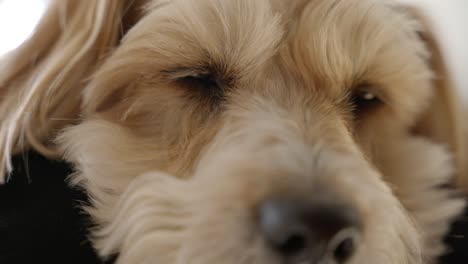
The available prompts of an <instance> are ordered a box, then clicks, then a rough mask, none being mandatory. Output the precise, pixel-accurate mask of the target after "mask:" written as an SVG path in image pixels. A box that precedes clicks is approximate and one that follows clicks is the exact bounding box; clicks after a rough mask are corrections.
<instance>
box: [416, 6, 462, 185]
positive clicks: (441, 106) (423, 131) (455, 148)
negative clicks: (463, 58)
mask: <svg viewBox="0 0 468 264" xmlns="http://www.w3.org/2000/svg"><path fill="white" fill-rule="evenodd" d="M408 10H409V12H410V14H411V15H412V16H413V17H415V18H416V19H418V20H419V22H420V23H421V25H422V26H423V30H422V31H420V32H418V33H419V35H420V37H421V39H422V40H423V41H424V42H425V43H426V44H427V47H428V48H429V50H430V52H431V60H430V61H429V63H430V64H431V67H432V69H433V71H434V80H433V83H434V88H435V89H434V94H433V97H432V101H431V102H430V103H429V104H428V108H427V110H426V111H425V112H424V113H423V114H422V116H421V119H420V120H419V122H418V123H417V125H416V127H415V132H416V133H417V134H420V135H423V136H425V137H428V138H430V139H431V140H433V141H435V142H438V143H442V144H445V145H446V146H447V147H448V149H449V150H450V151H451V152H452V153H454V155H455V157H454V158H455V162H456V168H457V173H456V179H455V182H456V184H457V186H458V187H460V188H461V189H463V190H464V191H466V192H468V168H467V167H468V166H467V149H466V147H467V146H468V145H467V137H466V133H465V132H466V131H465V128H466V127H465V125H466V124H464V122H465V120H464V118H463V116H464V114H463V111H462V106H461V101H460V100H459V98H458V96H457V91H456V89H455V84H454V82H453V80H452V78H451V76H450V72H449V71H448V68H447V65H446V62H445V61H444V57H443V52H442V50H441V48H440V46H439V43H438V42H437V40H436V38H435V37H434V34H432V32H431V29H432V26H431V24H430V21H429V20H428V19H427V17H425V16H424V14H423V13H422V12H420V11H419V10H416V9H415V8H408Z"/></svg>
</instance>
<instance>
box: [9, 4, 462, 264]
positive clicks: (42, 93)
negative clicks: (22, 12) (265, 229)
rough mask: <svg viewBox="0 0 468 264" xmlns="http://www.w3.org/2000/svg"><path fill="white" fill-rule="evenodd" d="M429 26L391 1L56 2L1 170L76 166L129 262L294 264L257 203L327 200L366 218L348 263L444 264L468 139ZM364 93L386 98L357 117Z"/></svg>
mask: <svg viewBox="0 0 468 264" xmlns="http://www.w3.org/2000/svg"><path fill="white" fill-rule="evenodd" d="M421 20H423V18H422V17H420V16H419V15H417V14H415V12H412V11H409V9H407V8H404V7H401V6H398V5H396V4H394V3H393V2H391V1H381V0H333V1H329V0H310V1H307V0H296V1H280V0H255V1H250V0H238V1H235V0H214V1H213V0H196V1H195V0H192V1H190V0H172V1H171V0H167V1H155V0H152V1H151V0H138V1H130V0H129V1H123V0H122V1H117V0H116V1H77V0H57V1H55V2H54V3H53V4H52V6H51V7H50V10H49V12H48V13H47V14H46V16H45V17H44V19H43V21H42V23H41V24H40V25H39V27H38V29H37V32H36V34H35V35H34V36H33V37H32V39H31V40H30V41H28V42H26V43H25V44H24V45H23V46H22V47H20V48H19V49H18V50H17V51H15V52H13V53H11V54H10V55H8V56H7V57H6V58H5V59H4V61H2V62H1V64H0V89H1V90H0V95H1V96H2V104H1V105H0V117H1V120H2V124H1V125H2V126H1V128H0V146H1V148H2V154H1V155H0V157H1V159H2V160H3V162H2V164H3V166H2V169H3V170H4V171H5V172H6V174H7V173H8V172H9V171H10V170H11V169H12V168H11V164H10V162H9V160H10V158H11V155H12V154H14V153H17V152H19V151H22V150H25V149H27V148H34V149H36V150H38V151H41V152H43V153H44V154H47V155H55V156H59V157H63V158H65V159H66V160H68V161H70V162H72V163H73V164H74V166H75V167H76V173H75V174H74V175H73V176H72V178H71V181H72V182H73V183H74V184H79V185H81V186H83V187H84V188H85V189H86V190H87V191H88V192H89V194H90V196H91V199H92V206H91V207H89V208H86V209H87V211H88V212H89V213H90V215H91V217H92V219H93V220H94V221H95V223H96V224H97V227H96V228H95V229H93V230H92V239H93V242H94V246H95V247H96V249H97V250H98V252H99V254H100V255H101V256H102V257H109V256H111V255H113V254H119V257H118V259H117V262H118V263H132V264H137V263H162V264H172V263H174V264H175V263H180V264H182V263H183V264H185V263H191V264H198V263H199V264H211V263H213V264H214V263H223V264H230V263H233V264H234V263H236V264H253V263H258V264H262V263H265V264H267V263H268V264H274V263H282V262H281V260H280V258H278V257H277V256H276V255H275V254H274V252H272V251H271V250H270V249H269V248H268V246H267V245H266V243H265V241H264V239H263V238H262V236H261V234H260V232H259V230H258V227H257V226H256V225H257V223H256V218H255V215H256V208H257V207H258V204H259V203H261V202H262V201H264V200H265V199H268V198H269V197H272V196H275V195H279V194H281V195H291V196H292V195H294V196H299V197H307V196H308V195H311V194H314V193H317V192H323V191H325V192H330V193H333V194H334V195H335V197H334V199H336V200H342V201H346V202H348V203H349V204H350V205H352V206H353V207H354V208H356V209H357V210H358V212H359V214H360V215H361V217H362V218H363V234H362V239H361V240H362V241H361V243H360V245H359V247H358V251H357V253H356V254H355V255H354V257H353V258H352V259H351V261H350V262H349V263H351V264H363V263H366V264H367V263H379V264H405V263H407V264H418V263H434V262H435V260H436V257H437V256H438V255H440V254H442V253H443V252H445V247H444V245H443V244H442V238H443V236H444V235H445V233H446V232H447V230H448V227H449V224H450V223H451V221H453V219H454V218H455V217H456V216H457V215H458V214H459V213H460V212H461V210H462V208H463V206H464V202H463V200H462V199H461V198H456V196H455V195H454V191H453V190H450V189H447V188H441V187H440V186H442V185H445V184H447V183H451V182H453V181H454V179H457V184H459V187H461V188H466V187H467V186H468V185H467V184H466V182H467V181H466V178H468V177H465V176H468V175H466V169H465V168H466V157H465V151H464V149H463V148H461V147H460V146H466V136H464V135H463V130H462V128H463V125H464V124H463V119H462V118H461V112H460V110H459V108H460V107H459V106H458V103H457V102H456V95H455V94H454V92H453V90H452V88H453V87H451V84H450V82H449V81H448V79H447V78H448V73H447V72H445V68H444V67H443V63H442V55H441V54H440V53H439V52H438V51H437V45H436V44H435V42H434V41H430V38H429V36H430V31H428V28H429V27H428V26H427V25H426V24H425V23H424V21H421ZM423 32H425V33H423ZM421 35H422V37H421ZM200 74H201V75H210V76H212V77H214V78H215V79H216V80H217V83H219V84H220V87H217V86H216V85H215V86H209V87H203V84H205V83H201V84H200V83H197V81H193V80H192V81H187V80H186V78H187V77H193V76H199V75H200ZM443 80H446V81H443ZM207 89H211V90H207ZM212 89H220V91H212ZM359 89H366V91H368V92H371V93H373V94H375V95H377V96H378V97H379V98H380V99H381V101H382V104H381V105H378V106H375V107H368V108H366V109H363V110H362V109H361V110H362V111H361V110H359V109H358V110H356V111H353V110H352V109H353V107H355V106H353V104H352V98H353V96H355V95H356V94H359V92H361V91H360V90H359ZM213 93H214V94H213ZM455 177H456V178H455ZM466 189H468V188H466ZM466 189H465V190H466Z"/></svg>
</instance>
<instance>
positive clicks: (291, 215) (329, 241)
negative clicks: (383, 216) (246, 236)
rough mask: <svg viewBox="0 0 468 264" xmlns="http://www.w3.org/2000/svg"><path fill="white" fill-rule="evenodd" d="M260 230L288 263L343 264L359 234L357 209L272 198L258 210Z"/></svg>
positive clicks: (326, 203) (327, 203)
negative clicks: (323, 263)
mask: <svg viewBox="0 0 468 264" xmlns="http://www.w3.org/2000/svg"><path fill="white" fill-rule="evenodd" d="M259 218H260V219H259V222H260V229H261V231H262V232H263V235H264V237H265V239H266V241H267V243H268V244H270V245H271V247H272V248H273V250H274V251H275V252H276V253H278V254H280V255H281V256H282V257H284V258H285V259H287V263H322V262H323V261H325V263H346V261H347V260H349V259H350V258H351V256H352V255H353V254H354V253H355V251H356V249H357V246H358V243H359V235H360V221H359V216H358V213H357V211H356V210H354V209H353V208H351V207H349V206H344V205H337V204H334V203H332V202H305V201H299V200H290V199H272V200H268V201H265V202H264V203H262V204H261V205H260V207H259Z"/></svg>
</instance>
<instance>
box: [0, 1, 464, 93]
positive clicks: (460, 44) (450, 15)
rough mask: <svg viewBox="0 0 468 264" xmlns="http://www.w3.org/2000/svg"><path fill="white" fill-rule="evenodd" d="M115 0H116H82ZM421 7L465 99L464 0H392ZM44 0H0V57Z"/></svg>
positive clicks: (26, 31)
mask: <svg viewBox="0 0 468 264" xmlns="http://www.w3.org/2000/svg"><path fill="white" fill-rule="evenodd" d="M82 1H117V0H82ZM395 1H400V2H404V3H409V4H412V5H415V6H418V7H419V8H421V9H422V10H423V11H424V12H425V13H426V14H427V15H428V16H429V18H430V19H431V21H432V22H433V24H434V27H435V33H436V36H437V38H438V39H439V40H440V42H441V45H442V49H443V51H444V53H445V54H446V58H447V61H448V63H449V68H450V70H451V72H452V73H453V77H454V80H455V81H456V83H457V84H458V87H459V88H460V91H461V94H462V95H463V97H464V98H465V100H466V102H468V0H395ZM47 2H48V0H0V36H1V37H0V57H1V56H2V55H3V54H5V53H6V52H8V51H10V50H12V49H14V48H15V47H17V46H18V45H20V44H21V42H23V41H24V40H25V39H26V38H27V37H28V36H29V35H30V34H31V32H32V30H33V28H34V26H35V25H36V23H37V21H38V20H39V18H40V17H41V15H42V13H43V12H44V10H45V8H46V6H47Z"/></svg>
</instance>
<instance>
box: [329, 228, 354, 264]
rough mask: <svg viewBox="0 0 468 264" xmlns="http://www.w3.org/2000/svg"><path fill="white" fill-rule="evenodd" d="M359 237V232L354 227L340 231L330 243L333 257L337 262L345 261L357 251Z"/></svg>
mask: <svg viewBox="0 0 468 264" xmlns="http://www.w3.org/2000/svg"><path fill="white" fill-rule="evenodd" d="M358 239H359V235H358V233H357V232H356V230H354V229H352V228H349V229H344V230H342V231H340V232H338V234H336V235H335V237H333V238H332V240H331V241H330V243H329V250H330V251H331V252H330V253H331V255H332V256H333V259H334V260H335V261H337V263H344V262H346V261H347V260H348V259H350V258H351V257H352V256H353V254H354V252H355V251H356V248H357V244H358Z"/></svg>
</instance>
